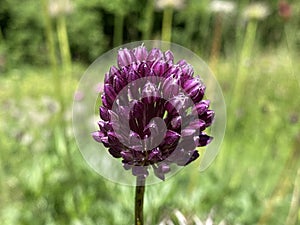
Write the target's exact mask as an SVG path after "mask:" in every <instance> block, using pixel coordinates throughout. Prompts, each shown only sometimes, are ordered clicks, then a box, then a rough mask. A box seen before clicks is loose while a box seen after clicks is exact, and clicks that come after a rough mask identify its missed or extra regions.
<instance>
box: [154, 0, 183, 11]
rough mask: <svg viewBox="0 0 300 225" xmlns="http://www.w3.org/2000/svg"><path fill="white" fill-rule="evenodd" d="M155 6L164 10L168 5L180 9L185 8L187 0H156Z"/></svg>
mask: <svg viewBox="0 0 300 225" xmlns="http://www.w3.org/2000/svg"><path fill="white" fill-rule="evenodd" d="M155 6H156V8H158V9H160V10H163V9H165V8H168V7H171V8H174V9H177V10H180V9H183V8H184V6H185V0H156V1H155Z"/></svg>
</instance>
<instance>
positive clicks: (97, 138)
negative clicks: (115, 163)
mask: <svg viewBox="0 0 300 225" xmlns="http://www.w3.org/2000/svg"><path fill="white" fill-rule="evenodd" d="M92 137H93V138H94V140H95V141H97V142H102V140H101V138H103V137H104V133H103V132H101V131H95V132H93V133H92Z"/></svg>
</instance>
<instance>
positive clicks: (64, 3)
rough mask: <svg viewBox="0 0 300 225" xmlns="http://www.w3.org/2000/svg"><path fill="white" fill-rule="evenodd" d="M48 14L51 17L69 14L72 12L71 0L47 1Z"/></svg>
mask: <svg viewBox="0 0 300 225" xmlns="http://www.w3.org/2000/svg"><path fill="white" fill-rule="evenodd" d="M48 9H49V13H50V15H51V16H52V17H57V16H60V15H66V14H71V13H72V12H73V10H74V5H73V3H72V2H71V0H49V6H48Z"/></svg>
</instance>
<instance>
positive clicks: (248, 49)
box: [234, 20, 257, 94]
mask: <svg viewBox="0 0 300 225" xmlns="http://www.w3.org/2000/svg"><path fill="white" fill-rule="evenodd" d="M256 30H257V21H256V20H250V21H249V23H248V25H247V28H246V34H245V38H244V43H243V48H242V51H241V55H240V60H239V61H240V62H239V66H238V70H237V79H236V85H235V92H234V94H239V93H240V92H239V91H240V89H241V86H242V85H241V84H242V83H243V81H244V80H245V76H246V74H247V69H248V68H247V63H249V60H250V59H251V53H252V50H253V47H254V42H255V36H256Z"/></svg>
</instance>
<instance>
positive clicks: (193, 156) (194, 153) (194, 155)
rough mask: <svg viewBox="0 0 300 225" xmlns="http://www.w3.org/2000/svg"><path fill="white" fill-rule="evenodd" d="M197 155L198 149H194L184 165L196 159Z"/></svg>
mask: <svg viewBox="0 0 300 225" xmlns="http://www.w3.org/2000/svg"><path fill="white" fill-rule="evenodd" d="M199 156H200V155H199V153H198V151H197V150H195V151H194V152H193V153H192V155H191V157H190V158H189V160H188V161H187V162H186V163H185V166H186V165H188V164H190V163H191V162H193V161H194V160H196V159H197V158H198V157H199Z"/></svg>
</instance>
